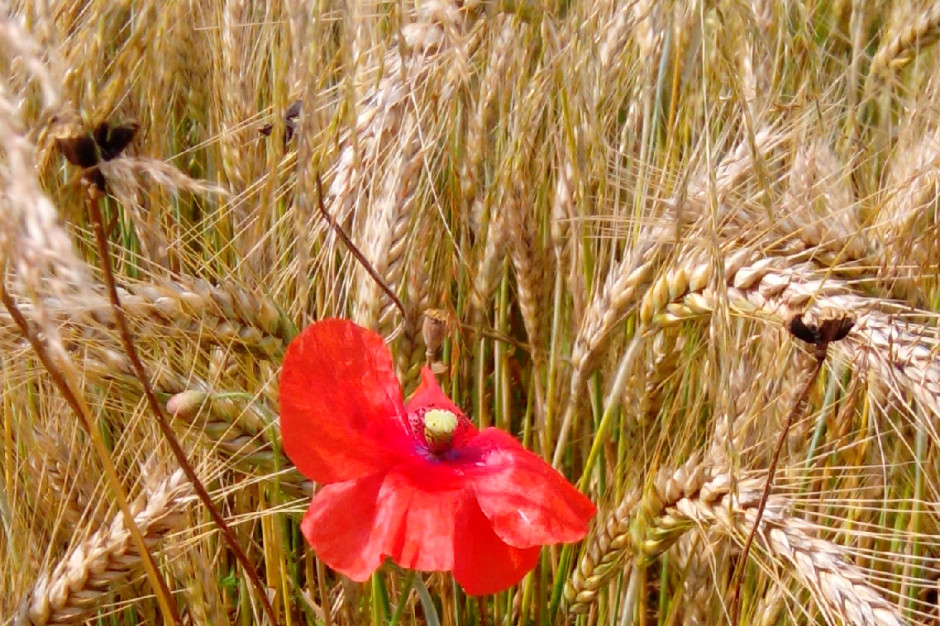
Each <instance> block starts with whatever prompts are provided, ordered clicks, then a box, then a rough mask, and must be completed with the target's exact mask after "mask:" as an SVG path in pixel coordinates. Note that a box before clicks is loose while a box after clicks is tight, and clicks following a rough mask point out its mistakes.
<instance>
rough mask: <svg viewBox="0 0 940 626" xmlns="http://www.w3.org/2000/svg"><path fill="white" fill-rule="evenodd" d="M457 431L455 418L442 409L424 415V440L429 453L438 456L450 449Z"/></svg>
mask: <svg viewBox="0 0 940 626" xmlns="http://www.w3.org/2000/svg"><path fill="white" fill-rule="evenodd" d="M455 430H457V416H456V415H454V414H453V413H451V412H450V411H445V410H443V409H431V410H430V411H428V412H427V413H425V414H424V439H425V440H426V441H427V442H428V448H430V450H431V452H433V453H435V454H438V453H440V452H444V451H445V450H447V449H448V448H449V447H450V442H451V440H452V439H453V438H454V431H455Z"/></svg>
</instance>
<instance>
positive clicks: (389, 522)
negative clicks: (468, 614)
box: [301, 461, 476, 581]
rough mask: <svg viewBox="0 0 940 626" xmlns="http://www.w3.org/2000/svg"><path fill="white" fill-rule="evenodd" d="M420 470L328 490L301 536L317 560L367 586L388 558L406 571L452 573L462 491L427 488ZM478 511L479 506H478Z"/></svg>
mask: <svg viewBox="0 0 940 626" xmlns="http://www.w3.org/2000/svg"><path fill="white" fill-rule="evenodd" d="M419 464H423V465H424V466H425V469H427V466H429V464H428V463H427V462H418V461H416V462H415V463H413V464H412V465H414V467H412V468H411V469H410V470H409V471H408V472H400V471H396V470H392V471H391V472H389V473H387V474H375V475H373V476H368V477H366V478H360V479H358V480H351V481H347V482H344V483H338V484H333V485H327V486H326V487H324V488H323V489H322V490H321V491H320V492H319V493H317V495H316V496H314V498H313V502H311V504H310V508H309V509H308V511H307V514H306V516H304V521H303V523H302V524H301V530H302V531H303V533H304V536H305V537H306V538H307V541H308V542H309V543H310V545H311V546H312V547H313V548H314V550H316V552H317V555H318V556H319V557H320V558H321V559H323V561H324V562H325V563H326V564H327V565H329V566H330V567H332V568H333V569H335V570H337V571H339V572H342V573H343V574H346V575H347V576H349V577H350V578H352V579H354V580H359V581H362V580H365V579H366V578H368V577H369V574H371V573H372V572H373V571H374V570H375V568H376V567H378V566H379V565H380V564H381V563H382V560H383V559H384V558H385V557H389V558H391V559H392V560H393V561H394V562H395V563H397V564H399V565H401V566H402V567H405V568H408V569H416V570H422V571H450V570H452V569H453V568H454V528H455V526H456V523H457V522H456V519H455V518H456V515H457V510H458V508H460V506H461V502H462V501H464V500H466V501H469V502H473V496H472V495H471V494H470V493H469V492H466V491H463V490H461V489H459V488H458V489H444V490H435V489H434V488H433V486H432V487H430V488H425V485H424V484H423V483H424V481H417V482H416V481H415V480H414V478H415V476H416V475H418V474H417V472H419V471H420V469H421V468H420V467H418V465H419ZM474 506H476V504H475V502H474Z"/></svg>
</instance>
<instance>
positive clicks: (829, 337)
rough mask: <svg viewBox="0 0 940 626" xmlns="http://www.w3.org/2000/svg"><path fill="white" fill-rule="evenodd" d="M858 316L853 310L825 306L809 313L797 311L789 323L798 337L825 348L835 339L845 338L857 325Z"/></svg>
mask: <svg viewBox="0 0 940 626" xmlns="http://www.w3.org/2000/svg"><path fill="white" fill-rule="evenodd" d="M855 322H856V317H855V314H854V313H853V312H851V311H840V310H838V309H833V308H829V307H827V308H824V309H822V310H820V311H817V312H813V313H810V314H807V315H806V316H805V317H804V314H803V313H797V314H795V315H794V316H793V317H792V318H790V321H789V322H788V324H787V328H788V330H789V331H790V333H791V334H792V335H793V336H794V337H796V338H797V339H802V340H803V341H805V342H807V343H811V344H813V345H814V346H816V348H817V349H823V350H825V348H826V346H828V345H829V344H830V343H832V342H833V341H840V340H842V339H845V337H846V335H848V334H849V331H851V330H852V328H853V327H854V326H855Z"/></svg>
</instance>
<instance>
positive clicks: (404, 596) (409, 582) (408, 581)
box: [388, 570, 415, 626]
mask: <svg viewBox="0 0 940 626" xmlns="http://www.w3.org/2000/svg"><path fill="white" fill-rule="evenodd" d="M414 585H415V572H414V570H408V573H407V574H406V575H405V580H404V581H403V582H402V585H401V594H400V595H399V596H398V606H396V607H395V613H394V614H393V615H392V621H390V622H389V623H388V626H398V622H399V621H401V615H402V613H404V611H405V607H406V606H407V605H408V597H409V596H410V595H411V590H412V589H413V588H414Z"/></svg>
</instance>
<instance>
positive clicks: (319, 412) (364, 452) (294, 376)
mask: <svg viewBox="0 0 940 626" xmlns="http://www.w3.org/2000/svg"><path fill="white" fill-rule="evenodd" d="M279 396H280V404H281V420H280V421H281V434H282V436H283V439H284V450H285V451H286V452H287V455H288V456H289V457H290V458H291V460H292V461H293V462H294V463H295V464H296V465H297V467H298V469H300V471H301V472H302V473H303V474H304V475H306V476H308V477H309V478H311V479H313V480H315V481H317V482H319V483H324V484H327V483H333V482H341V481H345V480H349V479H352V478H358V477H361V476H365V475H368V474H373V473H375V472H378V471H382V470H383V469H387V468H389V467H390V466H391V465H393V464H394V463H395V462H396V459H398V458H400V457H401V455H402V451H403V450H408V449H410V448H411V445H412V444H411V442H410V440H409V439H408V437H407V435H406V434H405V432H406V431H405V427H404V423H403V419H404V409H403V406H402V394H401V386H400V385H399V384H398V380H397V379H396V378H395V372H394V368H393V365H392V355H391V354H390V353H389V351H388V348H387V347H386V346H385V343H384V342H383V341H382V338H381V337H380V336H379V335H377V334H376V333H374V332H372V331H369V330H366V329H364V328H361V327H359V326H356V325H355V324H353V323H352V322H349V321H347V320H336V319H333V320H324V321H322V322H318V323H316V324H313V325H311V326H308V327H307V328H306V329H305V330H304V331H303V332H302V333H301V334H300V335H299V336H298V337H297V338H296V339H294V341H292V342H291V344H290V345H289V346H288V347H287V353H286V354H285V355H284V364H283V367H282V370H281V383H280V392H279Z"/></svg>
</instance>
